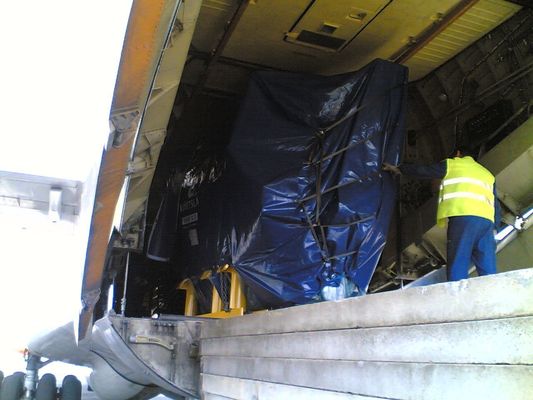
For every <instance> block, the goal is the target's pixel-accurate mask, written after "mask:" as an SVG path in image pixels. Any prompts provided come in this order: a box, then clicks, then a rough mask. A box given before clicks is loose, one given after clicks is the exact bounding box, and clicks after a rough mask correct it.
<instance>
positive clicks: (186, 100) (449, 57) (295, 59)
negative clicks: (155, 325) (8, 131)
mask: <svg viewBox="0 0 533 400" xmlns="http://www.w3.org/2000/svg"><path fill="white" fill-rule="evenodd" d="M192 8H194V7H192V6H191V7H188V2H183V3H182V5H181V6H180V9H179V11H178V18H177V20H176V23H175V25H174V33H177V32H181V31H184V30H185V31H186V30H187V28H188V27H189V28H190V26H191V25H192V26H193V27H194V23H195V22H196V29H193V30H191V35H192V40H191V44H190V47H189V48H188V51H187V49H186V48H185V49H184V46H183V45H182V43H181V42H180V40H183V39H182V36H180V35H176V38H175V37H174V35H173V34H171V35H170V37H169V38H168V41H167V47H166V50H165V52H164V54H163V58H162V60H161V66H160V67H159V71H158V74H157V76H156V79H155V81H154V83H153V86H152V89H151V93H150V100H149V102H148V106H147V108H146V110H145V114H144V116H143V121H142V124H141V127H140V129H139V136H138V138H137V142H136V146H135V150H134V154H133V157H132V162H131V163H130V167H129V169H128V175H127V180H126V185H125V187H124V196H123V205H124V208H123V212H122V215H121V221H122V223H121V231H120V235H118V234H117V235H116V240H115V248H114V249H113V250H112V252H111V253H110V255H109V257H108V261H107V264H106V269H105V272H104V277H105V279H104V283H103V285H102V286H103V293H105V292H106V289H107V287H108V286H109V285H110V284H111V283H112V282H114V305H115V306H114V308H115V310H116V311H117V312H120V308H121V304H120V303H121V296H122V294H123V293H126V295H125V299H126V302H125V304H126V306H125V308H126V315H127V316H149V315H152V314H154V313H159V314H160V313H172V314H181V313H183V310H184V307H185V306H186V298H185V291H184V290H177V287H178V285H179V284H180V282H182V281H183V279H185V278H187V276H184V274H183V271H184V269H185V266H183V265H177V264H176V263H175V259H174V258H171V259H170V261H168V262H161V261H154V260H150V259H148V258H147V257H146V245H147V243H148V240H149V236H150V232H151V230H152V227H153V225H154V221H155V219H156V215H157V212H158V210H159V206H160V203H161V199H162V197H163V194H164V191H165V187H166V185H167V182H168V178H169V176H170V175H171V174H172V173H174V172H176V170H177V169H178V170H179V169H183V170H185V169H186V168H187V166H188V165H189V163H190V160H191V159H192V158H193V157H194V156H198V152H197V149H198V146H199V144H202V149H209V151H213V150H214V149H220V148H223V147H224V146H225V145H227V143H228V141H229V140H230V137H229V135H230V132H231V127H232V125H233V120H234V118H235V116H236V115H237V113H238V110H239V105H240V102H241V100H242V96H243V95H244V93H245V90H246V87H247V82H248V80H249V76H250V74H251V73H252V72H254V71H257V70H279V71H289V72H299V73H312V74H319V75H328V76H329V75H335V74H341V73H346V72H350V71H355V70H358V69H360V68H362V67H363V66H365V65H366V64H368V63H369V62H371V61H372V60H374V59H376V58H381V59H385V60H390V61H393V62H396V63H400V64H403V65H405V66H407V67H408V68H409V85H408V100H407V133H406V134H407V136H406V140H405V146H404V154H403V160H404V161H412V162H427V163H430V162H435V161H438V160H441V159H443V158H445V157H446V156H448V155H449V154H450V152H451V151H452V150H453V148H454V146H455V144H456V143H457V141H458V140H461V141H463V142H468V144H469V145H471V146H473V147H475V148H476V149H477V151H478V152H479V154H480V156H481V157H480V159H481V161H482V163H483V162H486V163H487V164H490V165H488V166H489V168H493V169H494V171H493V172H494V173H495V175H496V179H497V183H498V197H499V198H500V201H501V203H502V206H503V209H504V220H505V221H506V223H507V225H509V226H515V228H510V229H509V230H508V237H509V238H511V236H512V238H511V239H513V240H509V239H508V240H507V242H506V243H505V244H506V245H507V244H508V246H506V247H505V248H504V249H502V251H501V252H500V253H499V256H498V257H499V258H498V266H499V269H500V270H501V271H505V270H508V269H516V268H520V267H526V266H531V265H533V254H532V253H531V248H532V246H531V241H532V239H533V238H532V236H531V235H532V234H531V231H530V230H529V231H528V230H527V227H529V225H528V224H527V222H526V220H527V216H526V217H525V218H522V219H520V217H521V216H524V215H525V214H526V213H527V212H528V210H530V209H531V205H532V203H533V197H532V196H533V195H532V193H533V190H532V182H533V177H532V171H531V168H530V166H531V146H532V145H533V142H532V138H531V135H528V134H527V132H528V131H531V129H532V121H531V119H530V111H531V99H532V85H533V82H532V77H533V73H532V70H533V10H532V9H531V5H530V4H529V2H528V1H527V0H526V1H503V0H478V1H474V0H462V1H457V0H446V1H417V0H389V1H382V0H375V1H348V0H342V1H332V0H297V1H291V2H286V1H282V0H273V1H265V0H250V1H242V2H240V1H230V0H205V1H203V3H202V5H201V7H200V9H199V10H193V9H192ZM196 15H197V21H196ZM192 31H194V34H193V33H192ZM182 65H183V73H182V75H181V77H180V73H181V68H182V67H181V66H182ZM528 165H529V168H528ZM435 190H436V188H435V185H434V184H433V183H430V182H421V181H414V180H409V179H406V178H402V181H401V195H400V207H399V209H398V210H397V215H396V216H395V218H393V221H392V225H391V228H390V231H389V235H388V241H387V245H386V247H385V249H384V251H383V254H382V257H381V260H380V262H379V264H378V266H377V268H376V272H375V274H374V277H373V279H372V281H371V283H370V287H369V290H368V292H369V293H374V292H378V291H383V290H390V289H395V288H398V287H400V286H402V285H407V284H408V283H409V282H412V281H415V280H416V279H418V278H420V277H422V276H423V275H425V274H427V273H428V272H430V271H433V270H437V269H438V268H439V267H441V266H442V265H445V260H446V258H445V257H446V255H445V237H444V236H443V235H445V232H443V231H442V230H439V229H437V228H436V227H434V225H435V221H434V215H435V214H434V211H435V201H434V199H435V198H434V193H435ZM517 217H519V219H518V220H517ZM517 221H518V222H517ZM519 229H521V230H522V231H521V232H519ZM504 240H505V239H504ZM128 254H129V255H128ZM126 264H127V266H128V268H127V269H128V274H126V273H125V272H126ZM126 276H127V290H126V291H124V278H125V277H126ZM222 297H223V296H222ZM106 303H107V299H106V298H105V296H102V297H101V299H100V305H101V307H97V309H96V315H95V317H96V318H98V314H99V313H100V314H101V313H102V312H103V309H104V307H105V306H104V305H105V304H106Z"/></svg>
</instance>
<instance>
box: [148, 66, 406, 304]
mask: <svg viewBox="0 0 533 400" xmlns="http://www.w3.org/2000/svg"><path fill="white" fill-rule="evenodd" d="M406 94H407V69H406V68H405V67H403V66H400V65H397V64H393V63H390V62H387V61H383V60H375V61H373V62H372V63H370V64H369V65H367V66H366V67H364V68H363V69H361V70H360V71H357V72H353V73H347V74H342V75H337V76H330V77H323V76H315V75H307V74H296V73H286V72H271V71H262V72H256V73H254V74H252V76H251V79H250V84H249V88H248V91H247V94H246V96H245V98H244V100H243V102H242V105H241V108H240V111H239V115H238V117H237V120H236V121H235V124H234V127H233V131H232V136H231V141H230V144H229V146H228V147H227V149H225V152H224V153H223V154H212V155H211V156H210V157H208V158H207V159H204V160H203V161H202V162H201V163H197V164H196V165H195V167H194V168H192V169H191V170H190V171H188V172H187V173H186V174H185V178H184V180H183V183H182V190H181V195H180V199H179V214H178V215H179V218H178V219H177V230H178V233H179V234H178V242H179V243H180V244H179V245H178V247H179V249H178V253H179V254H178V258H179V259H180V260H181V261H180V264H182V265H183V266H184V268H185V267H186V268H187V274H188V275H190V276H199V275H200V274H201V272H202V271H203V270H206V269H210V268H213V267H215V266H218V265H224V264H226V263H227V264H230V265H232V266H233V267H234V268H235V269H236V270H237V271H238V272H239V274H240V276H241V278H242V279H243V281H244V283H245V284H246V285H247V287H248V288H249V290H251V291H252V292H253V294H254V295H255V296H256V297H257V299H258V302H259V303H260V304H261V305H262V306H264V307H275V306H282V305H291V304H303V303H309V302H312V301H318V300H321V299H329V298H339V297H345V296H352V295H360V294H364V293H365V292H366V290H367V288H368V285H369V282H370V279H371V277H372V274H373V273H374V270H375V268H376V265H377V263H378V261H379V258H380V255H381V252H382V249H383V247H384V245H385V241H386V234H387V231H388V226H389V221H390V219H391V215H392V213H393V210H394V206H395V198H396V188H395V185H394V182H393V179H392V177H391V176H390V175H389V174H388V173H384V172H382V170H381V165H382V163H383V162H388V163H390V164H398V163H399V158H400V153H401V149H402V146H403V137H404V132H405V114H406ZM206 160H207V161H206ZM173 196H174V197H173V198H175V197H176V196H175V195H173ZM165 207H166V208H167V209H168V208H169V207H168V204H167V205H166V206H165ZM174 209H175V208H174ZM167 212H168V210H167ZM165 219H167V220H171V221H172V223H173V224H175V223H176V218H172V217H170V218H165V217H164V216H161V215H160V216H159V218H158V220H159V221H164V220H165ZM160 223H161V222H160ZM156 229H157V224H156Z"/></svg>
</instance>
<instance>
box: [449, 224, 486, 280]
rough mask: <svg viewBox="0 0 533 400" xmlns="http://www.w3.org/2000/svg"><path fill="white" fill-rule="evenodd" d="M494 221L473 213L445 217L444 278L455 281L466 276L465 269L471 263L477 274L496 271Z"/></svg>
mask: <svg viewBox="0 0 533 400" xmlns="http://www.w3.org/2000/svg"><path fill="white" fill-rule="evenodd" d="M493 229H494V224H493V223H492V222H491V221H490V220H488V219H486V218H481V217H475V216H470V215H466V216H459V217H450V218H449V219H448V242H447V252H448V268H447V273H448V280H449V281H458V280H460V279H466V278H468V268H469V267H470V265H471V264H472V263H474V265H475V266H476V269H477V273H478V275H479V276H481V275H490V274H495V273H496V241H495V240H494V233H493Z"/></svg>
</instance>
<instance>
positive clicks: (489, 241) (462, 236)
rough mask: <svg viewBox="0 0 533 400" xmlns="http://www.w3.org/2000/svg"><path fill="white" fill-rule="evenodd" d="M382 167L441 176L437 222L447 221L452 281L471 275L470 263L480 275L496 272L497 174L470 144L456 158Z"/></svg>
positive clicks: (407, 172) (449, 267)
mask: <svg viewBox="0 0 533 400" xmlns="http://www.w3.org/2000/svg"><path fill="white" fill-rule="evenodd" d="M383 169H384V170H386V171H390V172H392V173H395V174H404V175H408V176H412V177H414V178H419V179H424V178H425V179H442V182H441V185H440V192H439V205H438V209H437V224H438V225H439V226H441V227H444V226H446V220H447V222H448V231H447V235H448V240H447V246H446V250H447V254H448V255H447V258H448V267H447V276H448V280H449V281H457V280H460V279H466V278H468V269H469V267H470V265H471V263H474V265H475V266H476V269H477V273H478V275H479V276H481V275H490V274H494V273H496V241H495V238H494V232H495V229H494V227H495V226H499V219H500V218H499V217H500V209H499V204H498V200H497V198H496V188H495V184H494V176H493V175H492V174H491V173H490V172H489V171H488V170H487V169H486V168H485V167H483V166H482V165H481V164H478V163H477V162H476V161H475V160H474V158H473V157H472V156H471V154H470V152H469V150H468V149H467V148H459V149H457V150H456V151H455V157H454V158H448V159H446V160H443V161H441V162H440V163H437V164H432V165H414V164H403V165H401V166H399V167H396V166H394V165H391V164H387V163H384V164H383ZM495 222H496V225H495Z"/></svg>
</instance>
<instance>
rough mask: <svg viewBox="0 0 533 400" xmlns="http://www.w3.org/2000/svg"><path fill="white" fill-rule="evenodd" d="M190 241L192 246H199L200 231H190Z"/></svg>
mask: <svg viewBox="0 0 533 400" xmlns="http://www.w3.org/2000/svg"><path fill="white" fill-rule="evenodd" d="M189 240H190V242H191V246H198V245H199V244H200V242H199V241H198V231H197V230H196V229H189Z"/></svg>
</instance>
